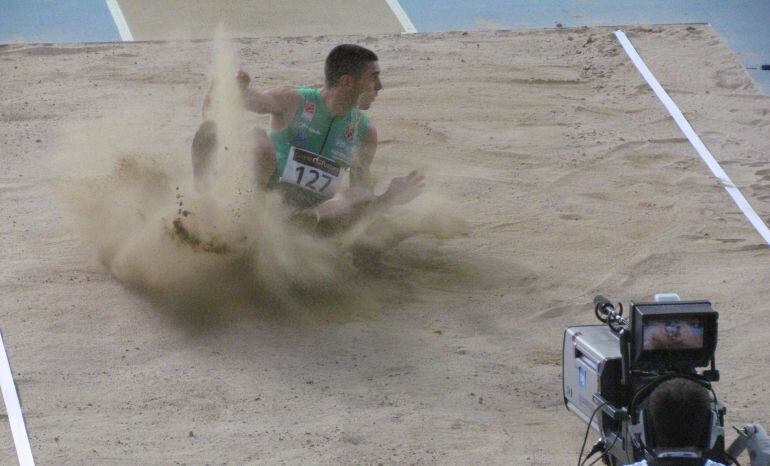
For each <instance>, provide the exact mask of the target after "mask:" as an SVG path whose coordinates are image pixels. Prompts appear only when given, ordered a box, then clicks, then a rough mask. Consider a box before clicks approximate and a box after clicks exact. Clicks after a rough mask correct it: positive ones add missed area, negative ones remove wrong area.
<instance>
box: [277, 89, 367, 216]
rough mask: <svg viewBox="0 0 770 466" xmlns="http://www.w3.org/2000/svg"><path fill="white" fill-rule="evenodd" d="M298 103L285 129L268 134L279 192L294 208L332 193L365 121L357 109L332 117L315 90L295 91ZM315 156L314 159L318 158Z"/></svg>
mask: <svg viewBox="0 0 770 466" xmlns="http://www.w3.org/2000/svg"><path fill="white" fill-rule="evenodd" d="M297 92H299V94H300V95H301V96H302V102H301V103H300V105H299V108H298V109H297V112H296V114H295V115H294V119H293V120H292V121H291V122H290V123H289V126H288V127H287V128H286V129H284V130H281V131H268V135H269V136H270V138H271V139H272V141H273V147H274V148H275V159H276V172H275V174H274V175H273V179H272V180H271V185H273V186H276V187H279V188H280V189H281V190H282V191H283V193H284V196H285V197H286V199H287V200H288V201H289V202H291V203H292V204H295V205H296V206H297V207H303V208H304V207H310V206H313V205H315V204H318V203H319V202H321V201H323V200H325V199H329V198H331V197H332V196H334V194H335V193H336V192H337V189H338V188H339V183H340V180H341V178H342V176H343V175H344V174H345V172H347V170H349V169H350V166H351V165H352V164H353V162H354V160H355V158H356V157H357V156H358V152H359V150H360V148H361V144H362V142H363V139H364V135H365V134H366V128H367V126H368V119H367V117H366V115H365V114H364V113H363V112H362V111H361V110H359V109H357V108H353V109H351V110H350V111H349V112H348V113H346V114H345V115H341V116H332V115H331V113H330V112H329V109H328V108H327V107H326V103H325V102H324V100H323V99H322V98H321V91H320V90H319V89H297ZM319 156H320V157H319Z"/></svg>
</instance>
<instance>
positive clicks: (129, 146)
mask: <svg viewBox="0 0 770 466" xmlns="http://www.w3.org/2000/svg"><path fill="white" fill-rule="evenodd" d="M214 57H215V58H214V63H213V67H212V71H211V78H213V80H214V82H215V83H216V84H215V86H214V87H213V89H212V101H211V104H212V106H211V110H210V114H209V117H210V118H213V119H214V120H215V121H216V122H217V128H218V133H217V137H218V145H217V149H216V152H215V154H214V157H213V159H212V163H213V166H212V167H211V168H212V174H213V176H212V177H211V183H210V185H209V187H208V188H207V189H206V190H205V191H200V190H196V189H195V188H194V186H193V180H192V167H191V161H190V153H189V149H188V148H182V146H181V145H178V144H169V147H158V146H157V144H158V141H164V139H165V140H167V139H168V137H169V135H168V134H163V133H162V129H161V128H158V127H156V126H152V125H150V124H148V123H147V122H148V121H151V117H148V115H143V114H142V113H143V112H142V111H139V112H137V114H136V115H127V114H126V111H125V109H123V110H122V111H121V113H120V115H118V114H117V113H116V114H115V115H113V116H107V117H105V118H103V119H101V120H99V121H97V122H86V123H82V124H78V125H73V126H72V127H70V128H69V129H68V130H67V132H66V137H65V143H64V144H63V148H62V150H61V153H60V157H59V162H60V172H61V174H62V183H61V186H62V192H63V196H64V198H65V201H66V204H67V206H68V208H69V210H70V211H71V213H72V216H71V217H72V220H73V223H74V225H75V227H76V228H77V230H78V232H79V233H80V235H81V237H82V239H83V240H84V242H86V243H87V244H88V245H90V246H91V247H93V249H94V250H95V252H96V255H97V257H98V259H99V260H100V262H101V263H102V264H103V265H104V266H105V267H106V268H107V269H108V270H109V271H110V272H111V273H112V274H113V275H114V276H115V277H116V278H117V279H119V280H120V281H121V282H123V283H125V284H127V285H129V286H131V287H134V288H137V289H140V290H142V291H144V292H147V293H150V294H151V295H153V296H155V297H159V298H161V299H162V300H163V301H164V302H166V303H171V304H173V305H174V306H173V307H176V308H187V307H189V306H199V307H202V308H206V309H208V310H210V312H217V310H221V309H222V308H224V307H228V306H230V305H232V304H235V303H242V302H243V300H246V301H247V302H248V303H250V304H253V303H254V302H255V300H256V301H259V302H261V303H262V304H265V305H271V306H273V305H275V306H277V307H278V308H282V309H285V308H288V307H296V306H297V305H298V304H302V305H303V306H305V307H308V306H310V307H313V306H316V305H318V306H321V305H323V303H324V302H327V303H328V302H332V303H335V304H336V305H338V304H339V303H340V302H344V301H345V300H346V299H347V298H349V297H351V296H354V295H359V296H360V292H361V290H360V289H357V288H356V286H357V285H356V283H357V279H356V277H360V273H358V272H357V270H356V268H355V266H354V260H353V259H354V256H355V254H356V251H360V250H367V251H370V252H371V251H377V252H382V251H384V250H386V249H388V248H391V247H393V246H395V245H396V244H398V243H399V242H400V241H402V240H404V239H406V238H408V237H410V236H414V235H417V234H432V235H434V236H437V237H441V238H447V237H452V236H456V235H459V234H463V233H464V232H465V225H464V223H463V222H462V221H460V220H459V219H457V217H455V216H453V215H452V214H451V213H450V212H451V211H450V209H449V206H448V205H447V204H446V202H445V201H440V200H439V198H438V197H431V196H428V195H423V196H421V197H420V198H418V199H417V200H415V201H413V202H412V203H410V204H409V205H407V206H402V207H401V208H399V209H395V210H392V211H389V212H386V213H381V214H377V215H372V216H370V217H368V218H364V219H362V221H360V222H358V223H357V224H356V225H354V226H353V227H352V228H350V229H349V230H347V231H345V232H344V233H342V234H339V235H336V236H330V237H325V236H319V235H316V234H313V233H312V232H308V231H304V230H302V229H301V228H299V227H297V226H295V225H293V224H292V223H291V222H290V221H289V212H288V211H287V209H286V208H285V207H284V206H283V205H282V203H281V200H280V199H279V197H278V195H277V194H275V193H271V192H262V191H260V190H259V189H256V184H255V182H254V180H255V176H256V173H255V170H256V166H255V164H254V163H253V158H252V157H251V156H249V154H250V153H251V152H250V151H251V149H253V146H252V144H253V141H252V140H251V138H250V137H249V133H250V132H249V129H248V128H247V127H246V124H245V123H244V122H245V118H244V110H243V108H242V107H241V105H240V101H239V92H238V89H237V84H236V82H235V79H234V70H237V68H238V66H237V58H236V53H235V50H234V48H233V46H232V43H231V42H229V41H226V40H223V39H219V40H217V41H216V42H215V55H214ZM191 131H194V129H193V128H191ZM247 307H254V306H253V305H252V306H247Z"/></svg>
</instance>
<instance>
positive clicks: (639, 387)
mask: <svg viewBox="0 0 770 466" xmlns="http://www.w3.org/2000/svg"><path fill="white" fill-rule="evenodd" d="M623 311H624V310H623V305H622V304H618V305H617V307H616V306H615V305H613V304H612V302H610V300H608V299H606V298H604V297H603V296H597V297H596V298H595V299H594V313H595V315H596V317H597V318H598V319H599V321H601V322H602V324H601V325H585V326H576V327H568V328H567V329H566V330H565V332H564V341H563V353H562V362H563V372H562V378H563V389H564V403H565V405H566V407H567V409H568V410H569V411H571V412H573V413H574V414H575V415H577V417H578V418H580V419H581V420H582V421H583V422H584V423H586V424H587V428H586V439H587V437H588V431H589V430H590V429H594V430H595V431H597V432H598V433H599V434H600V436H601V438H600V440H599V441H598V442H597V443H596V444H595V445H594V447H593V448H592V450H591V452H589V454H588V456H586V460H587V459H588V457H590V456H592V455H593V454H595V453H601V459H602V461H603V462H604V464H607V465H610V466H619V465H624V464H631V463H634V462H637V461H640V460H643V459H646V460H647V461H648V462H649V463H650V464H651V465H652V464H655V463H658V461H657V460H656V453H655V445H654V442H653V438H652V434H651V429H652V427H651V422H649V421H648V422H647V424H650V425H645V407H646V405H647V401H648V397H649V395H650V394H651V393H652V391H653V390H654V389H655V388H656V387H657V386H658V385H660V384H661V383H663V382H664V381H666V380H669V379H671V378H675V377H684V378H688V379H691V380H693V381H695V382H697V383H699V384H700V385H702V386H703V387H705V388H706V389H708V390H709V391H710V394H711V403H710V406H711V416H710V418H711V422H710V426H709V427H710V428H709V429H708V431H707V432H703V434H702V435H701V438H702V442H701V443H702V444H701V445H699V446H698V447H700V449H701V451H702V457H701V458H699V461H700V464H702V463H703V458H708V459H710V460H713V461H715V462H718V463H722V464H737V460H736V459H735V458H736V457H738V456H739V455H740V454H741V453H742V451H743V450H744V449H745V448H747V447H748V448H749V450H750V453H752V454H753V456H752V466H758V465H762V466H766V465H767V464H768V463H767V461H765V462H762V463H760V462H756V463H755V462H754V461H755V460H754V459H753V458H756V457H757V454H765V453H770V441H765V440H766V439H767V436H766V434H765V433H764V430H762V428H761V426H755V425H753V424H749V425H747V426H746V427H745V428H744V429H741V430H739V429H736V430H737V431H738V433H739V436H738V439H737V440H736V441H735V442H734V444H733V445H731V446H730V447H729V448H725V430H724V416H725V413H726V408H725V407H724V406H723V405H722V404H721V403H719V401H718V399H717V397H716V393H715V392H714V390H713V388H712V383H714V382H717V381H718V380H719V371H718V370H717V369H716V361H715V356H714V355H715V351H716V347H717V321H718V318H719V314H718V313H717V311H715V310H714V309H713V308H712V307H711V303H710V302H709V301H681V300H680V299H679V297H678V296H677V295H675V294H665V295H656V297H655V301H653V302H640V303H631V306H630V312H629V317H628V318H625V317H624V316H623ZM755 432H758V433H757V434H756V435H754V434H755ZM583 447H584V448H585V440H584V442H583ZM762 448H767V452H764V451H763V450H762ZM752 449H754V450H757V451H753V452H752ZM582 456H583V451H581V453H580V459H582ZM764 458H766V459H767V458H770V455H766V456H764ZM580 459H579V460H578V463H579V464H584V463H580ZM685 463H687V461H683V462H682V463H681V464H685ZM694 464H699V463H698V462H695V463H694Z"/></svg>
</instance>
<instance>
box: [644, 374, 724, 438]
mask: <svg viewBox="0 0 770 466" xmlns="http://www.w3.org/2000/svg"><path fill="white" fill-rule="evenodd" d="M710 409H711V397H710V396H709V392H708V389H706V387H704V386H703V385H701V384H699V383H697V382H694V381H692V380H689V379H685V378H681V377H679V378H674V379H671V380H667V381H665V382H663V383H661V384H660V385H658V387H657V388H656V389H655V390H653V392H652V394H650V399H649V402H648V405H647V410H648V414H649V418H648V419H651V421H652V427H653V430H654V432H655V434H654V437H655V439H654V442H655V448H656V449H658V448H682V447H698V448H703V445H702V443H703V436H704V432H706V430H707V429H709V428H710V423H711V414H710Z"/></svg>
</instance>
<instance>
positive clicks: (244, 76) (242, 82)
mask: <svg viewBox="0 0 770 466" xmlns="http://www.w3.org/2000/svg"><path fill="white" fill-rule="evenodd" d="M235 79H236V81H238V87H239V88H240V89H241V91H245V90H246V89H248V88H249V83H251V76H249V73H247V72H245V71H243V70H238V73H236V75H235Z"/></svg>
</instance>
